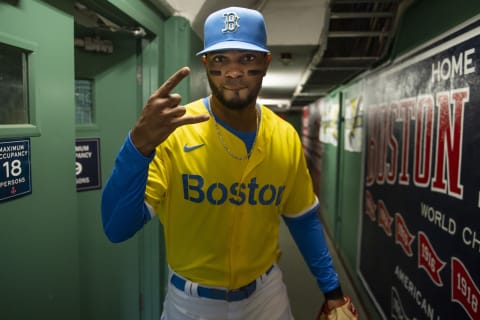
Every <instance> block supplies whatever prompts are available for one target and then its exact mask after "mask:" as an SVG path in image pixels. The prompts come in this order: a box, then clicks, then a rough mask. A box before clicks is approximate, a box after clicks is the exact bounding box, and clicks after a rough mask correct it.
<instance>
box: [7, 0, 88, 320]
mask: <svg viewBox="0 0 480 320" xmlns="http://www.w3.org/2000/svg"><path fill="white" fill-rule="evenodd" d="M72 8H73V7H72V2H71V1H60V0H59V1H48V2H43V1H35V0H30V1H7V2H0V41H1V42H7V43H10V44H13V45H16V46H20V47H23V45H24V44H32V48H33V53H32V54H31V57H30V58H31V59H30V62H31V64H32V67H33V69H32V70H31V71H32V72H31V74H30V77H31V80H32V86H31V88H30V89H31V92H30V98H31V101H30V103H31V105H32V106H33V107H34V110H33V112H34V114H33V116H34V119H35V123H34V126H35V130H33V131H36V132H37V133H33V134H32V133H31V132H32V130H31V128H23V127H20V128H8V127H3V126H0V139H2V138H5V137H11V136H15V137H20V138H25V137H31V183H32V194H31V195H26V196H23V197H21V198H18V199H15V200H12V201H8V202H2V203H0V257H1V263H0V317H1V318H2V319H7V320H10V319H15V320H23V319H25V320H27V319H36V318H39V319H80V317H79V309H80V306H79V300H80V299H79V256H78V228H77V227H78V217H77V199H76V191H75V152H74V138H75V126H74V82H73V79H74V77H73V74H74V68H73V37H72V34H73V19H72V17H71V13H72Z"/></svg>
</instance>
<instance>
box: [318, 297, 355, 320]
mask: <svg viewBox="0 0 480 320" xmlns="http://www.w3.org/2000/svg"><path fill="white" fill-rule="evenodd" d="M343 299H345V303H344V304H342V305H341V306H339V307H336V308H334V309H328V307H327V303H326V302H325V303H324V304H323V306H322V309H320V312H319V313H318V316H317V320H358V312H357V310H356V309H355V306H354V305H353V303H352V301H350V297H348V296H344V297H343Z"/></svg>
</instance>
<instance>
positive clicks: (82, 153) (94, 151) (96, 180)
mask: <svg viewBox="0 0 480 320" xmlns="http://www.w3.org/2000/svg"><path fill="white" fill-rule="evenodd" d="M75 158H76V163H75V176H76V182H77V191H86V190H93V189H100V188H101V187H102V182H101V176H100V139H98V138H92V139H77V141H76V144H75Z"/></svg>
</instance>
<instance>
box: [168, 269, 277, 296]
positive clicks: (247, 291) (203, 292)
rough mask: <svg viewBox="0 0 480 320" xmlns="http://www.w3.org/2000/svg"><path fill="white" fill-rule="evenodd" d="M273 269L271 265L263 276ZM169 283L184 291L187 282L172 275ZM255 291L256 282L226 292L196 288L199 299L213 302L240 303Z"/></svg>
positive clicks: (216, 289)
mask: <svg viewBox="0 0 480 320" xmlns="http://www.w3.org/2000/svg"><path fill="white" fill-rule="evenodd" d="M272 269H273V265H272V266H271V267H270V268H268V270H267V271H266V272H265V273H264V275H268V274H269V273H270V272H271V271H272ZM170 282H171V283H172V284H173V285H174V286H175V288H177V289H178V290H180V291H185V285H186V283H187V280H186V279H184V278H182V277H180V276H178V275H176V274H175V273H173V274H172V277H171V278H170ZM256 289H257V280H253V281H252V282H250V283H249V284H247V285H245V286H243V287H241V288H238V289H234V290H227V289H218V288H210V287H203V286H200V285H199V286H198V287H197V294H198V296H199V297H202V298H209V299H215V300H225V301H232V302H233V301H240V300H243V299H246V298H248V297H249V296H251V295H252V294H253V293H254V292H255V290H256Z"/></svg>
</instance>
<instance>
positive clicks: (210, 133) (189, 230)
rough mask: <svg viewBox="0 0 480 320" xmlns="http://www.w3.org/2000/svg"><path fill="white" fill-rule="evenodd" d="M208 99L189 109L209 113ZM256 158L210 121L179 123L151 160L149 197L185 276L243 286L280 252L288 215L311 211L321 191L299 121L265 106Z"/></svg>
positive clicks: (174, 264) (173, 262)
mask: <svg viewBox="0 0 480 320" xmlns="http://www.w3.org/2000/svg"><path fill="white" fill-rule="evenodd" d="M204 101H205V100H203V99H200V100H197V101H195V102H192V103H190V104H188V105H186V106H185V107H186V109H187V114H191V115H198V114H205V113H208V112H209V111H208V108H207V106H206V105H205V103H204ZM259 111H260V115H261V118H260V125H259V128H258V129H257V130H258V133H257V137H256V141H255V143H254V145H253V150H252V153H251V155H250V158H249V159H246V160H238V159H236V158H234V157H233V156H232V155H231V154H230V153H229V152H227V149H226V148H229V149H230V150H231V152H232V153H233V154H235V155H246V154H247V151H246V147H245V144H244V142H243V141H242V140H241V139H240V138H239V137H237V136H236V135H235V134H233V133H231V132H230V131H229V130H227V129H225V128H224V127H222V126H220V125H218V127H217V128H218V130H220V134H221V136H222V137H223V143H222V142H221V140H220V138H219V135H218V134H219V133H218V132H217V128H216V127H215V121H214V119H213V116H211V117H210V119H209V120H208V121H205V122H202V123H198V124H194V125H185V126H182V127H179V128H177V129H176V130H175V131H174V132H173V133H172V134H171V135H170V136H169V137H168V138H167V140H165V141H164V142H163V143H161V144H160V145H159V146H158V147H157V149H156V154H155V157H154V159H153V161H152V162H151V163H150V167H149V176H148V182H147V188H146V193H145V197H146V202H147V203H148V204H149V205H151V206H152V207H153V208H154V209H155V212H156V214H157V215H158V216H159V219H160V221H161V223H162V225H163V228H164V235H165V245H166V253H167V260H168V263H169V265H170V267H171V268H172V269H173V270H174V271H175V272H177V273H178V274H180V275H181V276H183V277H185V278H187V279H189V280H191V281H193V282H197V283H200V284H203V285H209V286H217V287H224V288H228V289H235V288H239V287H241V286H244V285H245V284H247V283H250V282H251V281H252V280H254V279H256V278H257V277H259V276H260V275H261V274H262V273H263V272H265V271H266V270H267V269H268V268H269V267H270V266H271V265H272V264H274V263H275V262H277V260H278V258H279V256H280V250H279V245H278V239H279V227H280V215H281V214H284V215H286V216H296V215H301V214H302V213H304V212H306V211H308V210H311V208H312V207H313V206H316V205H317V203H318V200H317V198H316V196H315V194H314V192H313V187H312V181H311V178H310V175H309V172H308V169H307V165H306V161H305V157H304V154H303V149H302V145H301V142H300V138H299V136H298V133H297V131H296V130H295V129H294V128H293V126H292V125H291V124H289V123H288V122H286V121H285V120H283V119H281V118H280V117H279V116H277V115H276V114H275V113H274V112H272V111H271V110H270V109H268V108H266V107H265V106H260V107H259Z"/></svg>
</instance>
